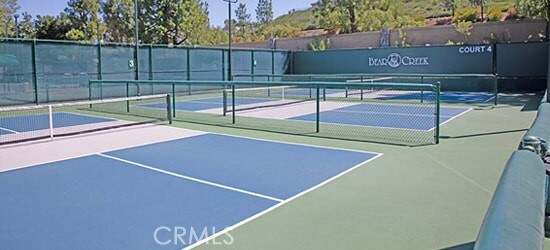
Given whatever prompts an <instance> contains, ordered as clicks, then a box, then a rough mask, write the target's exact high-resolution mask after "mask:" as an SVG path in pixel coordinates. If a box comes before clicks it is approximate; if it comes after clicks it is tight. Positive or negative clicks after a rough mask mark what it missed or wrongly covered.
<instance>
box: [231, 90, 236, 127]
mask: <svg viewBox="0 0 550 250" xmlns="http://www.w3.org/2000/svg"><path fill="white" fill-rule="evenodd" d="M235 109H236V108H235V84H232V85H231V117H232V120H233V121H232V123H233V124H235Z"/></svg>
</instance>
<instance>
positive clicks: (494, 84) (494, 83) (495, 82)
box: [493, 74, 498, 106]
mask: <svg viewBox="0 0 550 250" xmlns="http://www.w3.org/2000/svg"><path fill="white" fill-rule="evenodd" d="M493 93H494V96H495V98H494V99H495V106H497V105H498V74H495V76H494V77H493Z"/></svg>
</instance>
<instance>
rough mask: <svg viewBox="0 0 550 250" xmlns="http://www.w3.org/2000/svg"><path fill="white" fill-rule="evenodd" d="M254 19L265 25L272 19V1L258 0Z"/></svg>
mask: <svg viewBox="0 0 550 250" xmlns="http://www.w3.org/2000/svg"><path fill="white" fill-rule="evenodd" d="M256 21H257V22H258V23H259V24H260V25H266V24H269V23H270V22H271V21H273V3H272V2H271V0H259V1H258V7H256Z"/></svg>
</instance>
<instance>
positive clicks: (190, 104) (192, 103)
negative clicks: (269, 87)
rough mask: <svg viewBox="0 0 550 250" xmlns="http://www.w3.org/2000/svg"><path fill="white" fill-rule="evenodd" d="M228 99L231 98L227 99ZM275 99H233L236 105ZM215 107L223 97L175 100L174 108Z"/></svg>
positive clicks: (192, 109) (219, 105)
mask: <svg viewBox="0 0 550 250" xmlns="http://www.w3.org/2000/svg"><path fill="white" fill-rule="evenodd" d="M228 100H229V101H230V100H231V99H228ZM276 100H277V99H269V98H237V99H235V104H236V105H247V104H255V103H262V102H269V101H276ZM139 107H146V108H161V109H164V108H166V104H164V103H152V104H144V105H139ZM216 108H223V98H221V97H220V98H206V99H193V100H185V101H176V110H183V111H201V110H207V109H216Z"/></svg>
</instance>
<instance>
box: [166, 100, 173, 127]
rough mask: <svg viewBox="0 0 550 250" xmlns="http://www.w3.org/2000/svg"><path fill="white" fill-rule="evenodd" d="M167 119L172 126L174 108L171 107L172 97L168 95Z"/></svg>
mask: <svg viewBox="0 0 550 250" xmlns="http://www.w3.org/2000/svg"><path fill="white" fill-rule="evenodd" d="M166 118H168V123H169V124H172V106H171V105H170V95H166Z"/></svg>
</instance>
